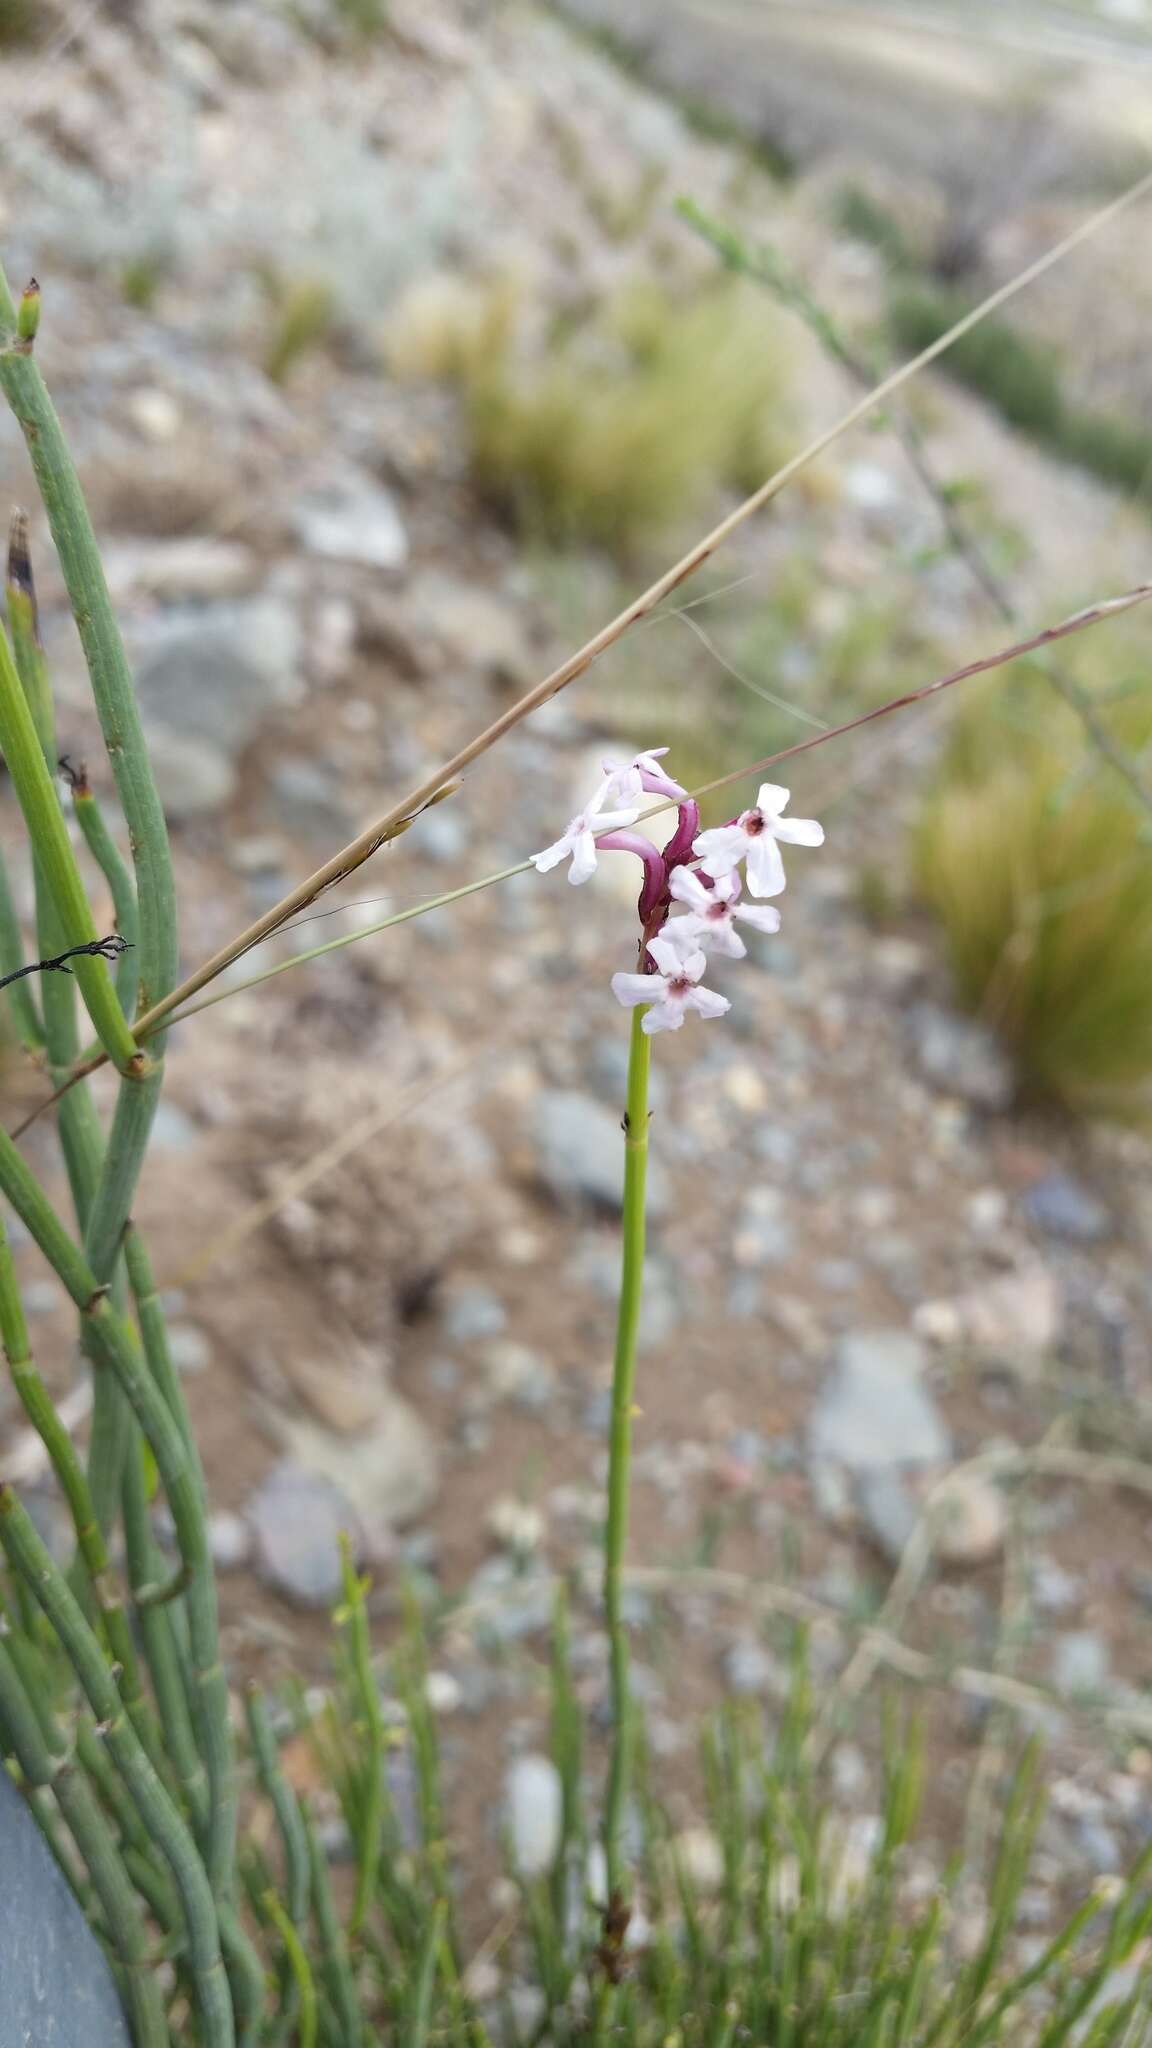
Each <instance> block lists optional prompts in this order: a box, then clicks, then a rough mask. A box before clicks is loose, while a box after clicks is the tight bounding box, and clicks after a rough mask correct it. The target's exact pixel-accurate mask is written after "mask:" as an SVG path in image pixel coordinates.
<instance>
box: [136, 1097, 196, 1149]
mask: <svg viewBox="0 0 1152 2048" xmlns="http://www.w3.org/2000/svg"><path fill="white" fill-rule="evenodd" d="M199 1137H200V1132H199V1130H198V1128H197V1126H196V1125H195V1124H194V1123H193V1121H192V1118H191V1117H190V1116H189V1115H188V1113H187V1111H186V1110H183V1109H180V1108H178V1106H177V1104H176V1103H174V1102H161V1103H158V1104H157V1107H156V1114H155V1116H154V1117H153V1119H152V1130H151V1134H150V1140H149V1142H150V1143H151V1144H153V1145H155V1146H156V1148H157V1150H158V1151H161V1152H189V1151H191V1149H192V1147H193V1145H195V1144H196V1143H197V1141H198V1139H199Z"/></svg>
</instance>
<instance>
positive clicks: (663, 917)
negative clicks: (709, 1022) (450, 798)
mask: <svg viewBox="0 0 1152 2048" xmlns="http://www.w3.org/2000/svg"><path fill="white" fill-rule="evenodd" d="M667 752H668V749H667V747H652V748H650V749H649V750H648V751H647V752H646V753H643V754H636V755H635V756H634V757H633V759H632V760H631V761H625V762H623V763H617V764H613V763H612V762H608V761H606V762H605V763H604V779H603V781H602V782H601V784H600V787H599V788H598V789H597V790H596V791H595V792H594V793H593V795H592V796H591V797H590V798H589V801H588V802H587V804H586V805H585V806H584V809H583V810H582V811H580V812H579V813H578V814H577V816H576V817H575V818H573V819H572V821H571V823H570V825H569V826H568V829H567V831H566V832H564V833H562V834H561V836H560V838H559V839H557V840H556V841H555V842H554V844H553V845H551V846H546V847H545V848H544V850H543V852H542V853H535V854H533V856H532V859H533V863H534V865H535V866H536V867H537V868H538V869H539V871H540V873H541V874H544V873H546V872H547V870H548V869H549V868H554V867H558V866H559V865H560V863H561V861H564V860H567V861H569V863H570V865H569V869H568V880H569V881H570V882H586V881H587V880H588V879H589V877H590V876H591V875H592V874H593V873H594V872H595V868H596V859H597V855H598V854H599V853H602V852H606V851H611V852H616V853H634V854H635V855H636V856H637V858H638V859H639V860H640V861H642V862H643V866H644V881H643V884H642V886H641V890H640V901H639V905H638V909H639V914H640V924H641V934H642V935H641V940H640V967H641V971H640V973H638V974H614V975H613V977H612V992H613V994H614V995H615V997H616V999H617V1001H618V1002H620V1003H623V1004H624V1005H625V1007H626V1008H630V1009H631V1008H635V1007H636V1006H637V1005H638V1004H640V1003H644V1004H646V1005H648V1006H649V1007H648V1008H647V1009H646V1011H645V1015H644V1018H643V1020H642V1027H641V1028H642V1029H643V1030H644V1031H646V1032H648V1033H649V1034H651V1033H652V1032H656V1031H679V1029H680V1027H681V1025H682V1024H683V1022H684V1019H685V1017H686V1016H687V1015H688V1012H689V1011H690V1010H694V1011H695V1012H696V1014H697V1015H698V1016H701V1017H722V1016H723V1015H724V1012H725V1011H726V1010H727V1009H729V1008H730V1007H731V1006H730V1004H729V1002H728V998H727V997H726V996H721V995H717V994H716V993H715V991H714V990H712V989H708V988H704V987H702V985H701V984H702V979H703V975H704V972H705V969H706V967H707V955H708V953H709V951H711V952H715V953H725V954H727V955H728V957H729V958H730V959H733V960H742V959H744V957H745V955H746V953H747V950H748V949H747V947H746V946H745V944H744V940H743V938H742V936H741V934H740V932H739V931H738V930H737V928H736V927H737V925H738V924H744V925H747V926H748V927H749V929H750V930H752V931H758V932H777V931H779V929H780V913H779V911H778V910H776V909H774V908H773V907H772V905H771V904H763V905H762V904H757V903H745V902H743V901H742V900H741V899H742V896H743V888H744V883H745V882H746V883H747V886H748V893H749V895H750V896H759V897H765V896H778V895H779V894H780V892H781V890H782V889H783V888H784V884H785V875H784V862H783V859H782V857H781V853H780V846H781V844H784V845H786V846H820V845H822V844H823V840H824V831H823V828H822V826H820V825H818V824H817V822H816V820H815V818H786V817H785V816H784V811H785V810H786V808H787V805H788V797H789V792H788V790H786V789H782V788H781V787H780V786H779V784H778V783H775V782H763V783H761V785H760V789H759V792H758V795H757V798H756V802H755V804H754V805H753V806H752V807H751V809H750V810H747V811H741V813H740V816H739V817H738V818H733V819H731V820H730V822H729V823H728V824H727V825H719V826H717V827H715V828H714V829H713V830H711V831H708V832H701V830H700V813H699V810H698V809H697V806H696V804H695V803H694V802H693V800H692V798H691V797H690V796H688V795H687V793H686V792H685V791H684V790H683V789H682V788H681V787H680V784H679V783H678V782H674V781H673V780H672V778H671V776H670V775H668V774H667V773H666V772H665V770H664V769H663V768H662V767H661V765H660V762H661V759H662V757H663V756H664V755H665V754H666V753H667ZM645 795H652V796H663V797H671V798H673V799H674V800H675V801H676V802H677V804H678V814H677V822H676V829H675V831H674V832H673V834H672V837H671V838H670V839H669V840H668V842H667V844H666V845H665V846H664V847H663V848H657V847H655V846H653V845H652V844H651V842H650V841H649V840H647V839H645V838H644V837H643V835H642V834H641V833H638V832H633V831H632V830H631V829H630V828H631V827H632V826H633V825H634V824H635V823H636V821H637V819H638V818H639V816H640V805H641V800H642V799H643V797H644V796H645ZM741 866H743V868H744V877H743V880H742V879H741V875H740V868H741ZM674 904H675V905H679V906H681V911H682V914H681V915H680V916H673V915H672V909H673V905H674Z"/></svg>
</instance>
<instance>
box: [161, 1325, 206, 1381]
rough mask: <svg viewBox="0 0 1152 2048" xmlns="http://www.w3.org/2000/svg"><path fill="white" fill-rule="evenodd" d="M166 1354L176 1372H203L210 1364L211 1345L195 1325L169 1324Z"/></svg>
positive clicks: (204, 1333)
mask: <svg viewBox="0 0 1152 2048" xmlns="http://www.w3.org/2000/svg"><path fill="white" fill-rule="evenodd" d="M168 1352H169V1356H170V1357H171V1360H172V1363H173V1365H174V1366H175V1367H176V1370H177V1372H203V1371H204V1370H205V1368H206V1367H207V1366H209V1365H211V1363H212V1343H211V1339H210V1338H209V1337H208V1335H207V1333H206V1332H205V1331H204V1330H202V1329H201V1328H200V1326H199V1324H197V1323H169V1325H168Z"/></svg>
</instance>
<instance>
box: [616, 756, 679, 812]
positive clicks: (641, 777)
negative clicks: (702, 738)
mask: <svg viewBox="0 0 1152 2048" xmlns="http://www.w3.org/2000/svg"><path fill="white" fill-rule="evenodd" d="M667 752H668V749H667V747H649V748H648V749H647V750H646V751H645V752H644V753H643V754H634V755H633V757H632V759H631V760H630V761H623V762H620V763H616V762H613V761H605V762H604V773H605V775H606V776H607V777H608V787H609V790H610V791H611V793H612V796H613V798H614V799H616V800H617V801H618V802H620V803H626V804H632V803H638V802H639V800H640V798H641V796H643V795H644V794H645V792H647V793H648V795H649V796H676V797H680V796H683V795H684V794H685V792H684V790H682V789H681V787H680V784H679V783H678V782H673V780H672V777H671V776H670V775H666V774H665V773H664V770H663V768H661V766H660V759H661V756H662V755H664V754H666V753H667Z"/></svg>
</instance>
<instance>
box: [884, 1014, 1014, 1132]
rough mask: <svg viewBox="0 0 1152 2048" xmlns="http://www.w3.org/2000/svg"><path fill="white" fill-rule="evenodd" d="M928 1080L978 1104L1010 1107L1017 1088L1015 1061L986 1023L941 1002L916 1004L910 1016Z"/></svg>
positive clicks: (992, 1107) (913, 1033) (921, 1065)
mask: <svg viewBox="0 0 1152 2048" xmlns="http://www.w3.org/2000/svg"><path fill="white" fill-rule="evenodd" d="M908 1022H909V1026H910V1029H911V1032H912V1042H913V1048H914V1051H915V1055H916V1060H917V1064H918V1065H919V1067H920V1071H921V1073H922V1074H923V1075H924V1077H925V1079H926V1080H928V1081H930V1082H931V1083H932V1085H933V1087H934V1088H939V1089H941V1090H942V1091H943V1092H944V1093H945V1094H947V1095H958V1096H959V1097H960V1098H961V1100H962V1101H964V1102H970V1103H972V1105H973V1106H974V1107H975V1108H976V1109H991V1110H1001V1109H1007V1107H1008V1105H1009V1103H1010V1102H1011V1100H1012V1097H1013V1094H1014V1092H1015V1083H1014V1078H1013V1073H1012V1067H1011V1063H1010V1062H1009V1060H1008V1057H1007V1055H1006V1054H1005V1052H1004V1050H1003V1048H1002V1047H1001V1046H1000V1044H999V1043H998V1041H997V1040H996V1039H995V1038H994V1037H993V1035H992V1033H991V1032H990V1031H989V1030H988V1028H987V1026H986V1025H984V1024H979V1023H977V1022H976V1020H975V1019H974V1018H972V1017H960V1016H957V1015H956V1014H955V1013H954V1012H953V1011H951V1010H945V1009H943V1008H941V1006H940V1005H939V1004H938V1003H914V1004H913V1006H912V1009H911V1010H910V1012H909V1016H908Z"/></svg>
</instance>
